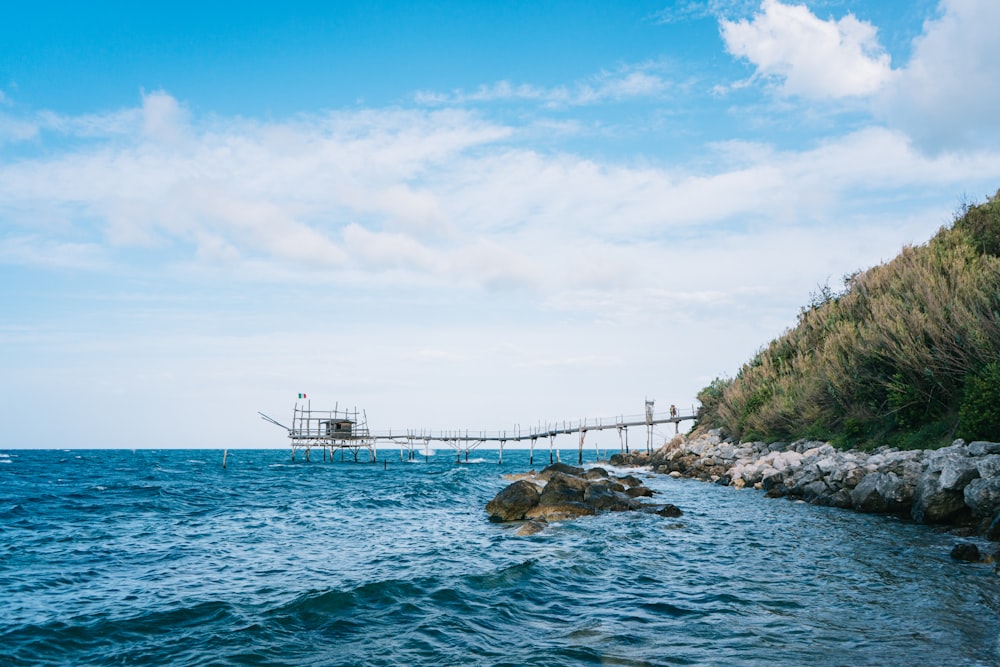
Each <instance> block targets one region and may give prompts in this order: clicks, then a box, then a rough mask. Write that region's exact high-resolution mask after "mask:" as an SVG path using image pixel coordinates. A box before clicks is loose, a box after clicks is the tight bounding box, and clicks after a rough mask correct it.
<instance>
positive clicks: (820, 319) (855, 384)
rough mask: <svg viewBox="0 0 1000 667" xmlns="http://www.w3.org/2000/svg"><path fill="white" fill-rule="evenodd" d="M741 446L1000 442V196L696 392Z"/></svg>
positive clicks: (819, 298) (706, 413)
mask: <svg viewBox="0 0 1000 667" xmlns="http://www.w3.org/2000/svg"><path fill="white" fill-rule="evenodd" d="M698 398H699V400H700V401H701V404H702V407H701V408H700V410H699V415H698V419H699V424H700V425H703V426H708V427H721V428H723V429H724V430H725V431H726V432H727V433H728V434H729V435H731V436H733V437H736V438H740V439H743V440H769V441H773V440H779V439H793V438H800V437H809V438H822V439H826V440H830V441H832V442H834V443H835V444H837V445H840V446H845V447H846V446H850V447H871V446H877V445H881V444H890V445H894V446H897V447H903V448H913V447H935V446H937V445H940V444H944V443H946V442H948V441H950V439H951V438H953V437H962V438H965V439H967V440H973V439H991V440H1000V191H998V192H997V194H996V195H995V196H993V197H991V198H989V199H987V201H986V202H984V203H982V204H978V205H973V204H966V205H964V206H963V207H962V210H961V212H960V214H959V215H957V216H956V219H955V221H954V223H953V224H952V225H951V226H949V227H944V228H942V229H941V230H940V231H939V232H938V233H937V234H936V235H935V236H934V238H932V239H931V240H930V241H929V242H928V243H927V244H926V245H922V246H916V247H906V248H904V249H903V251H902V252H901V253H900V254H899V256H897V257H896V258H895V259H893V260H892V261H890V262H887V263H885V264H881V265H878V266H875V267H873V268H871V269H868V270H867V271H863V272H858V273H856V274H854V275H851V276H848V277H846V278H845V279H844V290H843V291H842V292H840V293H835V292H833V291H832V290H831V289H829V288H823V289H822V290H821V291H820V293H819V294H818V295H814V298H813V302H812V303H811V304H810V305H809V307H807V308H803V309H802V311H801V312H800V314H799V318H798V324H797V326H796V327H795V328H793V329H790V330H788V331H786V332H785V333H784V334H783V335H782V336H780V337H779V338H777V339H775V340H774V341H772V342H771V343H770V344H769V345H767V346H766V347H765V348H763V349H761V350H760V352H758V353H757V355H756V356H755V357H754V358H753V359H752V360H750V361H749V362H748V363H747V364H745V365H744V366H743V368H741V369H740V371H739V372H738V373H737V374H736V377H734V378H731V379H728V378H720V379H716V380H715V381H713V382H712V384H710V385H709V386H708V387H705V388H704V389H703V390H702V391H701V392H700V393H699V395H698Z"/></svg>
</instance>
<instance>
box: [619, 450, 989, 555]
mask: <svg viewBox="0 0 1000 667" xmlns="http://www.w3.org/2000/svg"><path fill="white" fill-rule="evenodd" d="M610 463H611V464H612V465H630V466H649V467H650V469H652V470H653V471H654V472H657V473H661V474H669V475H671V476H673V477H688V478H694V479H699V480H703V481H707V482H714V483H717V484H724V485H729V486H732V487H735V488H738V489H742V488H749V489H758V490H762V491H764V492H765V493H766V494H767V495H768V496H769V497H774V498H779V497H786V498H790V499H794V500H802V501H805V502H808V503H813V504H816V505H827V506H832V507H840V508H844V509H853V510H855V511H858V512H867V513H875V514H891V515H896V516H899V517H902V518H907V519H912V520H913V521H915V522H917V523H923V524H932V525H938V526H945V527H948V528H950V529H953V530H955V531H956V532H958V533H960V534H964V535H972V534H979V535H982V536H984V537H986V538H987V539H989V540H991V541H998V540H1000V443H996V442H982V441H979V442H971V443H965V442H964V441H962V440H956V441H955V442H954V443H953V444H952V445H951V446H949V447H943V448H941V449H935V450H907V451H901V450H896V449H892V448H880V449H877V450H875V451H873V452H864V451H859V450H838V449H836V448H834V447H833V446H832V445H830V444H829V443H825V442H817V441H810V440H799V441H796V442H791V443H785V442H774V443H764V442H746V443H737V442H733V441H732V440H729V439H724V437H723V435H722V433H721V432H720V431H718V430H712V431H708V432H706V433H702V434H699V435H697V436H695V437H692V438H684V437H677V438H674V439H673V440H672V441H670V442H669V443H667V444H666V445H664V446H663V447H661V448H660V449H658V450H656V451H655V452H653V453H652V454H649V453H646V452H641V453H632V454H616V455H614V456H612V457H611V460H610ZM976 559H978V558H976Z"/></svg>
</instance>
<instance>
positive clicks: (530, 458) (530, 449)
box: [528, 438, 535, 466]
mask: <svg viewBox="0 0 1000 667" xmlns="http://www.w3.org/2000/svg"><path fill="white" fill-rule="evenodd" d="M530 443H531V444H529V445H528V465H529V466H530V465H534V464H535V438H532V439H531V441H530Z"/></svg>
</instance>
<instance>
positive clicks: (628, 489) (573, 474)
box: [486, 463, 681, 534]
mask: <svg viewBox="0 0 1000 667" xmlns="http://www.w3.org/2000/svg"><path fill="white" fill-rule="evenodd" d="M652 495H653V491H652V490H651V489H649V488H648V487H646V486H645V485H643V483H642V481H641V480H639V479H638V478H636V477H633V476H632V475H627V476H624V477H612V476H611V475H609V474H608V472H607V471H606V470H604V469H603V468H591V469H589V470H584V469H583V468H577V467H574V466H569V465H566V464H564V463H555V464H553V465H550V466H549V467H547V468H545V469H544V470H542V472H540V473H538V474H535V473H534V472H531V473H527V474H526V475H524V476H523V477H522V478H521V479H518V480H517V481H515V482H514V483H513V484H511V485H510V486H508V487H507V488H505V489H504V490H503V491H501V492H500V493H498V494H497V496H496V497H495V498H494V499H493V500H491V501H490V502H488V503H487V504H486V512H487V513H488V514H489V515H490V521H497V522H504V521H528V522H529V523H528V524H527V525H526V526H524V527H522V529H521V532H522V533H523V534H528V533H531V532H537V530H538V529H540V528H541V527H542V525H543V524H544V523H546V522H550V521H562V520H565V519H572V518H575V517H579V516H588V515H594V514H598V513H600V512H627V511H636V510H639V511H646V512H655V513H658V514H661V515H663V516H670V517H675V516H680V514H681V511H680V510H679V509H677V508H676V507H674V506H673V505H669V504H667V505H656V504H650V503H644V502H642V501H640V500H639V498H643V497H649V496H652Z"/></svg>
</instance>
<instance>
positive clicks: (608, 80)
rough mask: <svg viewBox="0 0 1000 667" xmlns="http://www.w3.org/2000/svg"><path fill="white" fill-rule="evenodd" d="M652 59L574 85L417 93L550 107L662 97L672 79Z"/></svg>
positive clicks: (506, 84) (435, 101) (443, 99)
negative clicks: (662, 74)
mask: <svg viewBox="0 0 1000 667" xmlns="http://www.w3.org/2000/svg"><path fill="white" fill-rule="evenodd" d="M659 69H660V66H658V65H656V64H652V63H646V64H642V65H632V66H623V67H620V68H618V69H617V70H614V71H601V72H599V73H597V74H596V75H594V76H592V77H590V78H588V79H586V80H583V81H578V82H577V83H575V84H573V85H571V86H555V87H552V88H545V87H543V86H534V85H530V84H513V83H511V82H510V81H498V82H496V83H493V84H491V85H483V86H480V87H479V88H477V89H476V90H474V91H471V92H468V91H464V90H455V91H452V92H451V93H440V92H434V91H421V92H418V93H417V94H416V95H415V100H416V102H417V103H418V104H426V105H434V106H437V105H463V104H474V103H484V102H497V101H528V102H536V103H538V104H540V105H542V106H544V107H546V108H563V107H574V106H588V105H596V104H603V103H606V102H621V101H624V100H630V99H638V98H653V99H655V98H659V97H662V96H664V95H665V94H666V93H667V91H668V90H669V89H670V82H669V81H667V80H666V79H664V78H663V77H662V76H661V75H660V74H659V73H658V70H659Z"/></svg>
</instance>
